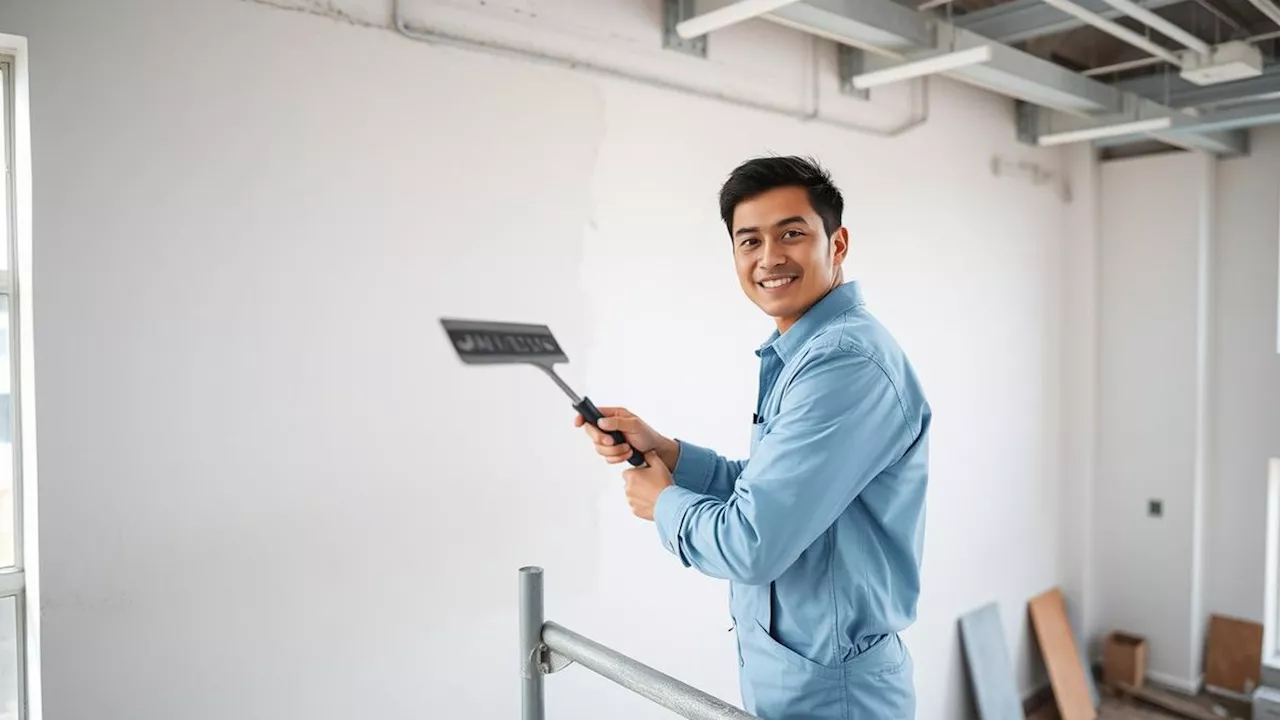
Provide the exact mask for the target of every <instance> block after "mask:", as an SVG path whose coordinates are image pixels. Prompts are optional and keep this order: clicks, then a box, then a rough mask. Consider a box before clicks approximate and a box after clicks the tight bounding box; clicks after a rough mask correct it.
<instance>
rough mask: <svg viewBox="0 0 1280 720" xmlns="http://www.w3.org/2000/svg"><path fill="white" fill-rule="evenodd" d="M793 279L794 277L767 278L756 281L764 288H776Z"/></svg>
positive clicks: (787, 283)
mask: <svg viewBox="0 0 1280 720" xmlns="http://www.w3.org/2000/svg"><path fill="white" fill-rule="evenodd" d="M794 281H795V278H794V277H781V278H769V279H767V280H761V281H760V282H758V283H756V284H757V285H759V286H760V287H762V288H764V289H766V290H777V289H778V288H780V287H786V286H787V285H790V284H791V283H792V282H794Z"/></svg>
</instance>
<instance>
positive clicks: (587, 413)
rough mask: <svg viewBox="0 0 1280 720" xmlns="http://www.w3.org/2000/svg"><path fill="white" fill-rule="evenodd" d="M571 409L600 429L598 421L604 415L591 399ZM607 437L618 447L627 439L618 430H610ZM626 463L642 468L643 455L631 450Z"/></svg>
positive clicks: (583, 399) (633, 449) (584, 399)
mask: <svg viewBox="0 0 1280 720" xmlns="http://www.w3.org/2000/svg"><path fill="white" fill-rule="evenodd" d="M573 409H574V410H577V411H578V412H580V413H582V418H583V419H584V420H586V421H587V422H589V423H591V424H592V426H594V427H595V428H596V429H597V430H598V429H600V421H601V420H603V419H604V415H602V414H601V413H600V408H598V407H596V405H595V403H593V402H591V398H587V397H584V398H582V402H580V403H578V404H577V405H574V406H573ZM609 436H610V437H612V438H613V441H614V442H615V443H617V444H618V445H623V444H625V443H626V442H627V438H626V437H625V436H623V434H622V431H620V430H610V431H609ZM627 462H629V463H631V464H632V465H634V466H636V467H641V466H643V465H644V453H642V452H640V451H639V450H636V449H635V448H631V457H629V458H627Z"/></svg>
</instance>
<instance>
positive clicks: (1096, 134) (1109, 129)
mask: <svg viewBox="0 0 1280 720" xmlns="http://www.w3.org/2000/svg"><path fill="white" fill-rule="evenodd" d="M1172 126H1173V118H1167V117H1163V118H1152V119H1150V120H1135V121H1133V122H1126V123H1117V124H1115V125H1100V126H1098V127H1091V128H1083V129H1081V130H1068V131H1066V132H1060V133H1050V134H1048V135H1041V136H1040V137H1039V138H1037V139H1036V144H1038V145H1065V144H1067V143H1073V142H1080V141H1082V140H1097V139H1098V138H1107V137H1115V136H1117V135H1129V134H1130V133H1143V132H1152V131H1153V130H1168V129H1169V128H1170V127H1172Z"/></svg>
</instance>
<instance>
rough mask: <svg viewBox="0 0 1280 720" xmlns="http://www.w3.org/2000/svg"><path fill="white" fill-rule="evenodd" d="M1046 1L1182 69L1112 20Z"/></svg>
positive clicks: (1060, 0) (1062, 0) (1064, 1)
mask: <svg viewBox="0 0 1280 720" xmlns="http://www.w3.org/2000/svg"><path fill="white" fill-rule="evenodd" d="M1044 1H1045V3H1047V4H1049V5H1052V6H1053V7H1056V8H1058V9H1059V10H1061V11H1062V12H1064V13H1067V14H1068V15H1073V16H1075V17H1076V18H1078V19H1080V20H1083V21H1084V22H1086V23H1088V24H1090V25H1092V26H1094V27H1096V28H1098V29H1099V30H1101V31H1103V32H1105V33H1107V34H1109V35H1113V36H1115V37H1117V38H1119V39H1121V40H1123V41H1125V42H1127V43H1129V44H1130V45H1132V46H1134V47H1136V48H1139V49H1141V50H1145V51H1147V52H1148V53H1150V54H1151V55H1154V56H1155V57H1158V58H1160V59H1161V60H1164V61H1165V62H1167V63H1169V64H1170V65H1174V66H1177V67H1179V68H1180V67H1182V61H1181V60H1179V59H1178V56H1177V55H1175V54H1174V53H1173V52H1171V51H1169V50H1166V49H1165V48H1162V47H1160V46H1159V45H1157V44H1155V43H1153V42H1151V41H1150V40H1148V39H1146V38H1144V37H1142V36H1141V35H1139V34H1138V33H1136V32H1134V31H1132V30H1130V29H1128V28H1126V27H1124V26H1123V25H1120V24H1118V23H1115V22H1112V21H1111V20H1108V19H1106V18H1104V17H1102V16H1101V15H1098V14H1097V13H1094V12H1090V11H1089V10H1086V9H1084V8H1082V7H1080V6H1079V5H1076V4H1075V3H1073V2H1070V0H1044ZM1251 1H1252V2H1267V0H1251Z"/></svg>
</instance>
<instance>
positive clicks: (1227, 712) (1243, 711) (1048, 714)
mask: <svg viewBox="0 0 1280 720" xmlns="http://www.w3.org/2000/svg"><path fill="white" fill-rule="evenodd" d="M1098 689H1099V691H1100V692H1101V693H1102V707H1100V708H1098V720H1170V718H1175V719H1178V720H1186V718H1187V717H1188V716H1186V715H1179V714H1177V713H1173V712H1170V711H1168V710H1164V709H1162V708H1159V707H1156V706H1154V705H1151V704H1148V703H1146V702H1143V701H1140V700H1135V699H1131V698H1126V697H1124V696H1122V695H1119V694H1118V693H1116V692H1114V691H1112V690H1109V689H1107V688H1106V687H1100V688H1098ZM1172 696H1173V697H1175V698H1177V699H1181V700H1183V701H1186V700H1190V701H1191V702H1194V703H1195V704H1196V705H1199V706H1200V707H1202V708H1204V709H1205V710H1206V711H1207V713H1208V714H1207V715H1205V717H1206V718H1207V717H1215V718H1222V719H1223V720H1250V718H1251V717H1252V713H1251V710H1250V708H1249V703H1247V702H1241V701H1239V700H1232V699H1228V698H1223V697H1219V696H1216V695H1210V694H1207V693H1202V694H1201V695H1199V696H1197V697H1194V698H1190V697H1187V696H1186V695H1181V694H1177V693H1173V694H1172ZM1027 720H1060V716H1059V714H1058V709H1057V708H1056V707H1054V704H1053V702H1052V701H1050V702H1049V703H1048V704H1047V705H1045V706H1044V707H1042V708H1040V709H1039V710H1037V711H1036V712H1034V713H1031V714H1030V715H1028V716H1027Z"/></svg>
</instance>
